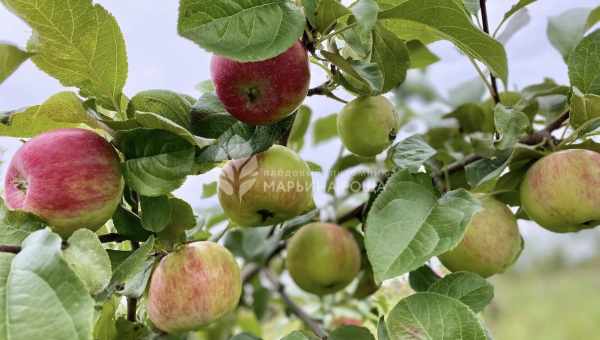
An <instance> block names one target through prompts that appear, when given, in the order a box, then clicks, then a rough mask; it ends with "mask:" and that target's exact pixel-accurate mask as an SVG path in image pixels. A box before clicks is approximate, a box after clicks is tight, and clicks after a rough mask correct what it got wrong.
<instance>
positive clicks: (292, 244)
mask: <svg viewBox="0 0 600 340" xmlns="http://www.w3.org/2000/svg"><path fill="white" fill-rule="evenodd" d="M360 265H361V255H360V249H359V247H358V243H357V242H356V240H355V239H354V236H352V233H350V231H348V230H347V229H346V228H343V227H340V226H338V225H335V224H328V223H311V224H307V225H305V226H304V227H302V228H301V229H300V230H299V231H298V232H297V233H296V234H295V235H294V236H293V237H292V238H291V239H290V241H289V244H288V247H287V269H288V271H289V272H290V275H291V276H292V279H293V280H294V282H296V284H297V285H298V286H299V287H300V288H302V289H303V290H305V291H307V292H309V293H313V294H317V295H326V294H331V293H335V292H337V291H339V290H341V289H343V288H344V287H346V286H347V285H348V284H350V282H352V280H354V278H356V276H357V275H358V272H359V270H360Z"/></svg>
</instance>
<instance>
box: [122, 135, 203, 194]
mask: <svg viewBox="0 0 600 340" xmlns="http://www.w3.org/2000/svg"><path fill="white" fill-rule="evenodd" d="M116 143H117V145H118V146H119V150H121V152H123V154H124V155H125V157H126V160H125V163H124V164H123V175H124V177H125V181H126V182H127V184H128V185H129V186H130V187H131V188H132V189H133V190H135V191H137V192H138V193H140V194H141V195H143V196H152V197H154V196H161V195H165V194H168V193H170V192H171V191H173V190H175V189H177V188H179V187H180V186H181V185H182V184H183V182H184V181H185V178H186V176H187V175H189V174H191V173H192V166H193V163H194V155H195V150H194V147H193V146H192V145H191V144H190V143H188V142H187V141H186V140H185V139H182V138H180V137H178V136H176V135H174V134H172V133H169V132H167V131H163V130H155V129H135V130H130V131H122V132H118V133H117V138H116Z"/></svg>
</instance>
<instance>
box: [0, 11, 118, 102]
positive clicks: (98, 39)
mask: <svg viewBox="0 0 600 340" xmlns="http://www.w3.org/2000/svg"><path fill="white" fill-rule="evenodd" d="M2 2H3V3H4V4H5V5H6V7H7V8H8V9H9V10H11V11H12V12H13V13H15V14H16V15H17V16H19V17H20V18H21V19H23V20H24V21H25V22H26V23H27V24H29V26H30V27H31V28H32V30H33V35H32V37H31V39H30V40H29V44H28V50H29V51H30V52H32V54H33V55H32V57H31V59H32V60H33V62H34V63H35V64H36V65H37V66H38V67H39V68H40V69H42V70H43V71H44V72H46V73H48V74H49V75H51V76H52V77H54V78H56V79H58V80H59V81H60V82H61V83H62V84H63V85H64V86H75V87H78V88H79V89H80V90H81V91H82V94H83V95H84V96H85V97H96V98H97V99H98V100H99V102H100V103H101V104H102V105H103V106H106V107H108V108H112V109H119V108H120V106H121V105H120V102H121V96H122V91H123V87H124V85H125V81H126V79H127V53H126V51H125V41H124V40H123V34H122V33H121V30H120V29H119V25H118V24H117V21H116V20H115V18H114V17H113V16H112V15H111V14H110V13H109V12H108V11H106V9H104V8H103V7H102V6H100V5H98V4H95V5H94V4H93V3H92V1H91V0H71V1H70V2H69V5H68V6H65V4H64V2H63V1H62V0H47V1H44V2H43V3H40V2H39V1H37V0H2ZM48 13H52V15H48Z"/></svg>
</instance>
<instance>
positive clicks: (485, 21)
mask: <svg viewBox="0 0 600 340" xmlns="http://www.w3.org/2000/svg"><path fill="white" fill-rule="evenodd" d="M479 7H481V19H482V21H483V31H484V32H485V33H487V34H488V35H489V34H490V26H489V23H488V13H487V6H486V0H479ZM490 80H491V82H492V90H493V91H492V98H494V103H496V104H498V103H500V95H499V94H498V83H497V81H496V77H495V76H494V74H493V73H492V72H491V71H490Z"/></svg>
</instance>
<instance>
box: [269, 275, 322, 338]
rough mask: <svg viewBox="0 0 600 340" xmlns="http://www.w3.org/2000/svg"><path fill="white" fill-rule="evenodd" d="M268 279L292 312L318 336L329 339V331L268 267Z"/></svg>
mask: <svg viewBox="0 0 600 340" xmlns="http://www.w3.org/2000/svg"><path fill="white" fill-rule="evenodd" d="M263 273H264V275H265V277H266V279H267V280H268V281H269V282H271V284H272V285H273V288H274V289H275V290H276V291H277V293H279V295H280V296H281V299H282V300H283V302H284V303H285V304H286V306H287V307H288V309H289V310H290V311H291V312H292V314H294V315H296V316H297V317H298V319H300V320H302V322H304V324H305V325H306V326H308V328H310V330H311V331H312V332H313V333H315V335H316V336H318V337H319V339H321V340H326V339H327V333H325V331H324V330H323V328H322V327H321V324H320V323H319V322H317V321H316V320H315V319H313V318H311V317H310V316H309V315H308V314H307V313H306V312H305V311H304V310H303V309H302V308H300V306H298V305H297V304H296V303H295V302H294V301H293V300H292V299H291V298H290V297H289V295H287V293H286V291H285V286H284V285H283V284H282V283H281V282H279V279H277V277H276V276H275V275H274V274H273V273H272V272H271V271H270V270H268V269H265V270H263Z"/></svg>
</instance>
